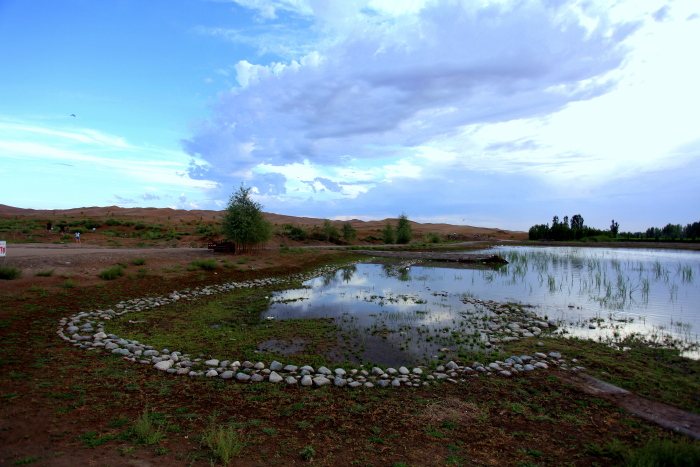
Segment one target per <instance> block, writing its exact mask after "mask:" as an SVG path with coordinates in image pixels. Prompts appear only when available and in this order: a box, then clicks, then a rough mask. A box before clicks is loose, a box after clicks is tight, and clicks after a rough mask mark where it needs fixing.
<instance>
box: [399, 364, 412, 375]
mask: <svg viewBox="0 0 700 467" xmlns="http://www.w3.org/2000/svg"><path fill="white" fill-rule="evenodd" d="M399 373H401V374H402V375H407V374H409V373H410V372H409V371H408V368H406V367H405V366H402V367H401V368H399Z"/></svg>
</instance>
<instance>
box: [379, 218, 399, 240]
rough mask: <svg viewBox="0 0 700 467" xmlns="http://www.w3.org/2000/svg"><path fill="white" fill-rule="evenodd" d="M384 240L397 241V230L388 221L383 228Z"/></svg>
mask: <svg viewBox="0 0 700 467" xmlns="http://www.w3.org/2000/svg"><path fill="white" fill-rule="evenodd" d="M382 241H383V242H384V243H386V244H392V243H396V231H395V230H394V228H393V227H392V226H391V223H390V222H387V223H386V227H384V229H383V230H382Z"/></svg>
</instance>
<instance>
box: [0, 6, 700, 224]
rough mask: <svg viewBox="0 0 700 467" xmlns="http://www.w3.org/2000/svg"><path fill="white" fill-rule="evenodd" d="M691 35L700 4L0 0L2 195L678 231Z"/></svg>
mask: <svg viewBox="0 0 700 467" xmlns="http://www.w3.org/2000/svg"><path fill="white" fill-rule="evenodd" d="M698 44H700V3H699V2H697V0H626V1H625V0H618V1H614V0H606V1H602V0H601V1H596V0H582V1H577V0H531V1H530V0H342V1H324V0H268V1H264V0H177V1H171V0H149V1H142V0H119V1H109V2H102V1H99V2H97V1H89V0H62V1H60V2H57V1H55V0H2V1H0V203H2V204H8V205H12V206H17V207H24V208H54V209H61V208H74V207H83V206H109V205H118V206H122V207H136V206H143V207H146V206H153V207H173V208H185V209H222V208H223V207H225V205H226V202H227V200H228V197H229V196H230V194H231V193H232V192H233V191H234V190H235V189H237V187H239V186H240V185H241V183H243V184H245V186H246V187H251V188H252V191H253V193H254V194H255V198H256V200H258V201H259V202H261V203H262V204H263V206H264V209H265V211H268V212H274V213H278V214H287V215H293V216H309V217H319V218H330V219H351V218H359V219H365V220H370V219H384V218H386V217H396V216H398V215H399V214H400V213H401V212H405V213H406V214H407V215H408V216H409V218H410V219H411V220H414V221H418V222H447V223H452V224H468V225H474V226H484V227H501V228H506V229H513V230H527V229H528V228H529V227H530V226H531V225H533V224H539V223H545V222H550V221H551V218H552V216H553V215H558V216H559V217H560V218H563V217H564V216H565V215H568V216H569V217H571V216H572V215H574V214H581V215H582V216H583V218H584V219H585V222H586V224H588V225H591V226H594V227H598V228H607V227H608V226H609V225H610V221H611V220H612V219H615V220H616V221H617V222H619V224H620V230H622V231H628V230H630V231H636V230H644V229H646V228H647V227H650V226H663V225H665V224H666V223H669V222H671V223H682V224H685V223H690V222H694V221H698V220H700V209H698V206H700V188H699V186H700V184H699V183H698V180H700V125H699V124H698V123H699V122H700V118H699V117H698V112H699V109H700V90H699V87H698V86H699V84H698V83H700V57H699V56H698ZM72 115H74V116H72Z"/></svg>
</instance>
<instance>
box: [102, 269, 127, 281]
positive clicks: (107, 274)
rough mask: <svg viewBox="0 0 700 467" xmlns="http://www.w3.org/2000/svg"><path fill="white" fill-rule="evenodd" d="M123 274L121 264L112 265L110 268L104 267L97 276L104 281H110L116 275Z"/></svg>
mask: <svg viewBox="0 0 700 467" xmlns="http://www.w3.org/2000/svg"><path fill="white" fill-rule="evenodd" d="M123 275H124V269H123V268H122V267H121V266H112V267H111V268H108V269H105V270H104V271H101V272H100V273H99V274H98V275H97V276H98V277H99V278H100V279H104V280H106V281H111V280H114V279H116V278H117V277H121V276H123Z"/></svg>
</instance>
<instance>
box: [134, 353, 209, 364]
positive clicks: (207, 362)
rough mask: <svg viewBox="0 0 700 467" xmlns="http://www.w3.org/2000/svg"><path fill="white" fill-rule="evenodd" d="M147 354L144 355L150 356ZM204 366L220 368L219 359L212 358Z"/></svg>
mask: <svg viewBox="0 0 700 467" xmlns="http://www.w3.org/2000/svg"><path fill="white" fill-rule="evenodd" d="M147 352H150V350H149V351H147ZM147 352H144V353H143V354H144V355H148V353H147ZM204 364H205V365H206V366H219V361H218V360H217V359H215V358H212V359H211V360H207V361H206V362H204Z"/></svg>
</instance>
